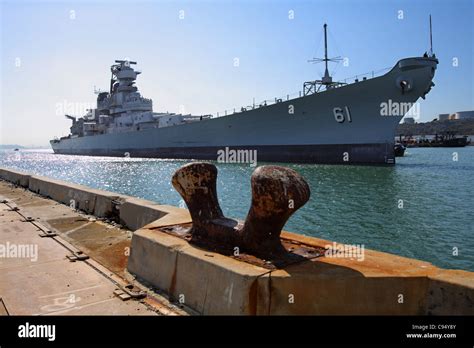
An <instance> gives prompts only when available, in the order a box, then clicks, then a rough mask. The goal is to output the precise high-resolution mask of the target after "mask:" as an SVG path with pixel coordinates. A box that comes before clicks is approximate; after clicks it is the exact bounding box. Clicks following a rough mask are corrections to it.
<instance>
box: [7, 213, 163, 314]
mask: <svg viewBox="0 0 474 348" xmlns="http://www.w3.org/2000/svg"><path fill="white" fill-rule="evenodd" d="M8 209H9V208H8V207H7V206H6V205H5V204H0V219H1V220H0V226H1V227H0V244H2V245H4V246H7V245H8V246H9V247H14V248H17V247H18V246H19V245H23V246H26V245H28V246H29V247H32V248H33V249H30V250H31V251H30V253H29V254H23V255H20V256H22V257H19V256H18V255H17V256H16V257H1V258H0V273H1V277H0V295H1V297H2V300H3V302H4V304H5V305H6V306H7V307H8V311H9V314H10V315H47V314H93V313H95V312H97V310H98V306H99V307H100V313H101V314H120V315H138V314H144V315H155V314H156V313H155V312H153V311H150V310H148V308H147V307H146V306H145V305H143V304H141V303H139V302H135V301H127V302H123V301H121V300H120V299H118V298H117V297H115V296H114V294H113V291H114V289H115V288H116V286H115V285H114V284H113V283H112V282H111V281H109V280H108V279H107V278H105V277H104V276H102V275H101V274H100V273H98V272H96V271H95V270H94V269H93V268H91V267H90V266H89V265H88V264H86V263H85V262H70V261H69V260H68V259H66V255H67V254H69V253H70V252H69V251H68V250H67V249H65V248H64V247H63V246H62V245H60V244H59V243H57V242H56V241H54V240H53V239H52V238H41V237H39V236H38V232H39V231H38V229H37V228H36V227H35V226H34V225H33V224H31V223H29V222H24V221H23V218H22V217H21V216H20V215H19V214H17V213H16V212H13V211H9V210H8ZM34 248H37V249H36V250H37V252H38V253H37V254H36V253H35V252H34ZM11 250H13V249H11ZM35 254H36V256H35ZM10 255H13V254H10ZM25 256H28V257H25ZM104 303H107V306H104Z"/></svg>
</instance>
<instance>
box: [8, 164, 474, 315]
mask: <svg viewBox="0 0 474 348" xmlns="http://www.w3.org/2000/svg"><path fill="white" fill-rule="evenodd" d="M281 173H283V172H281ZM206 175H207V174H206ZM285 175H286V174H285ZM0 179H2V180H4V181H3V182H0V195H3V196H4V197H5V199H6V200H7V201H8V202H11V201H13V202H14V203H16V204H17V206H18V207H19V209H20V210H19V211H20V212H21V211H22V209H24V210H25V211H26V210H28V209H31V211H32V212H34V214H31V215H30V217H31V218H34V219H35V221H36V222H40V223H43V224H44V225H45V226H47V228H46V229H48V228H49V229H50V230H51V232H53V233H55V232H57V233H58V235H59V237H60V238H61V240H64V241H65V242H67V243H69V244H70V245H72V246H73V247H75V248H78V249H81V250H82V251H84V253H85V254H87V255H88V256H89V257H90V258H89V259H88V260H84V261H76V262H74V263H69V261H67V262H68V264H67V265H68V267H69V268H70V267H74V266H72V265H77V264H79V265H87V263H88V262H95V263H96V264H98V265H100V266H101V267H103V268H104V269H106V270H107V271H105V272H104V273H107V272H108V273H110V274H113V276H114V277H117V278H118V279H120V280H121V281H122V282H123V283H124V284H126V283H130V284H133V285H135V286H136V287H137V288H139V289H141V291H145V292H146V293H147V297H146V298H145V299H144V300H143V299H142V300H141V301H142V302H144V303H140V302H137V301H136V300H134V301H135V302H129V303H132V304H134V305H139V304H143V305H144V306H146V308H150V307H149V306H150V303H155V302H157V303H159V305H158V308H161V311H160V310H158V312H159V313H166V314H186V313H191V314H208V315H214V314H230V315H341V314H342V315H375V314H380V315H464V314H467V315H473V314H474V273H473V272H467V271H461V270H444V269H440V268H438V267H435V266H433V265H432V264H430V263H428V262H423V261H419V260H415V259H410V258H405V257H400V256H396V255H392V254H388V253H382V252H378V251H374V250H367V249H365V250H364V251H363V255H362V256H363V257H362V258H357V257H334V254H333V255H331V254H330V253H327V251H328V250H329V249H328V248H329V247H331V246H334V243H333V242H332V241H327V240H322V239H318V238H313V237H306V236H302V235H298V234H294V233H289V232H286V231H282V232H281V234H280V235H279V240H280V241H279V243H281V246H282V248H283V249H284V250H286V251H288V252H290V254H291V255H292V257H290V258H288V257H286V256H281V254H280V253H277V254H272V252H271V251H272V250H273V249H272V248H273V247H269V249H268V250H267V251H268V253H266V254H265V255H267V256H265V255H255V254H254V253H253V249H252V244H250V248H248V250H246V249H245V248H246V245H245V242H243V244H242V245H241V246H242V248H241V249H238V250H237V252H235V250H234V249H233V248H231V249H230V251H229V250H227V249H225V250H219V248H218V245H217V246H216V245H212V243H211V244H210V245H205V244H204V245H203V244H202V243H196V242H195V241H192V240H191V239H192V238H191V235H190V233H192V231H193V229H192V226H193V223H194V218H195V217H198V218H199V214H195V213H193V212H191V214H190V213H189V212H188V211H187V210H185V209H179V208H176V207H172V206H166V205H160V204H156V203H153V202H148V201H144V200H139V199H135V198H132V197H127V196H123V195H119V194H115V193H110V192H105V191H100V190H93V189H89V188H87V187H83V186H80V185H74V184H69V183H65V182H62V181H57V180H51V179H48V178H43V177H39V176H33V175H29V174H25V173H19V172H15V171H12V170H9V169H0ZM273 179H274V178H272V180H273ZM298 180H299V179H298ZM7 182H8V183H7ZM185 182H186V181H185ZM185 182H184V183H185ZM197 182H201V183H202V181H199V180H198V181H197ZM272 182H273V183H272V185H273V186H272V187H277V186H278V185H277V181H272ZM14 185H16V186H14ZM275 185H277V186H275ZM200 186H202V185H200ZM186 187H187V186H186ZM285 187H286V186H285ZM285 187H282V189H284V190H286V189H287V188H285ZM288 187H289V186H288ZM298 187H303V186H301V185H300V186H298ZM202 190H203V191H205V192H209V191H207V190H205V189H202ZM183 192H185V193H186V192H190V193H192V192H196V187H194V188H190V187H188V191H183ZM255 192H256V193H257V194H258V192H260V191H259V190H257V189H256V191H255ZM294 192H300V189H298V190H296V191H294ZM31 197H33V198H31ZM46 197H47V198H46ZM258 198H259V197H257V199H256V200H255V202H260V201H259V199H258ZM192 199H195V198H192ZM197 199H199V197H198V198H197ZM44 202H48V203H47V204H46V203H44ZM58 202H60V203H58ZM71 202H72V203H73V204H74V207H76V208H78V209H79V210H77V209H72V208H71ZM302 202H303V203H302V204H304V199H303V200H302ZM258 204H260V203H258ZM265 206H266V205H265ZM198 207H199V205H198ZM190 209H191V208H190ZM53 211H54V214H53V215H50V216H49V217H48V214H51V212H53ZM268 211H271V210H268ZM216 212H218V210H216ZM0 214H4V215H3V216H2V217H1V218H2V219H3V220H1V221H2V225H1V226H2V227H1V228H0V242H1V243H5V242H6V241H7V240H10V239H11V240H16V241H25V242H28V241H33V238H35V239H34V240H35V243H36V242H37V243H45V242H43V241H46V242H51V243H56V242H54V240H52V238H51V237H43V238H41V237H39V236H38V238H40V239H41V241H36V236H37V235H38V233H42V232H41V231H39V230H38V228H37V226H36V225H34V224H33V223H34V222H35V221H30V222H21V223H20V222H19V221H18V219H20V220H22V219H23V220H25V219H24V218H21V217H18V218H15V215H14V214H18V212H17V211H14V210H12V208H11V207H10V205H9V203H2V211H1V213H0ZM88 214H91V215H88ZM255 214H256V215H257V217H258V216H259V214H266V210H256V211H254V213H252V214H249V217H248V218H247V219H254V218H255ZM285 214H286V213H285ZM285 214H283V215H285ZM286 215H287V214H286ZM286 215H285V216H286ZM290 215H291V214H290ZM192 216H194V218H192ZM288 217H289V215H288ZM288 217H286V218H288ZM208 218H209V219H208V220H206V221H203V223H204V224H201V226H204V228H207V227H206V226H209V224H214V226H215V227H213V228H216V230H215V231H216V233H215V235H216V236H218V237H217V238H221V236H222V233H224V232H223V231H226V230H227V231H230V233H236V236H238V235H239V233H241V231H244V229H243V228H242V226H243V225H245V223H244V222H239V221H236V220H232V219H229V218H225V217H223V216H209V217H208ZM214 218H217V220H213V219H214ZM15 219H17V220H15ZM84 219H85V220H84ZM94 219H96V220H95V221H94ZM103 219H106V220H107V221H101V220H103ZM232 221H235V223H234V222H232ZM247 222H248V223H253V222H252V221H250V222H249V221H247ZM22 224H26V225H25V226H29V227H28V229H25V228H24V227H23V228H21V230H18V231H16V230H14V229H13V228H14V226H21V225H22ZM117 225H120V226H117ZM35 226H36V227H35ZM216 226H217V227H216ZM218 226H221V227H218ZM260 228H263V227H260ZM11 231H14V232H11ZM232 231H233V232H232ZM204 232H205V231H204V230H201V231H200V233H204ZM260 232H261V231H260ZM45 233H47V232H44V231H43V234H45ZM7 236H8V237H7ZM10 236H11V237H10ZM200 236H202V235H200ZM25 237H27V238H26V239H21V238H25ZM130 237H131V238H130ZM54 238H56V237H54ZM205 238H206V237H205ZM232 240H233V239H232ZM235 240H238V241H239V240H240V239H238V238H237V239H235ZM110 243H111V244H110ZM273 243H274V242H273ZM38 245H40V244H38ZM41 245H42V246H41V248H39V249H41V250H43V251H40V252H39V254H41V253H43V254H41V255H45V256H41V257H47V255H49V253H48V250H49V249H51V248H53V247H52V246H51V245H46V244H44V245H43V244H41ZM52 245H53V244H52ZM337 246H338V247H341V248H343V249H344V248H345V249H344V250H346V251H347V250H350V248H348V247H349V246H344V245H337ZM127 247H129V248H130V249H126V248H127ZM48 248H49V249H48ZM54 248H56V247H54ZM56 249H57V248H56ZM283 249H281V250H283ZM65 250H66V249H65ZM68 250H69V249H68ZM123 250H129V255H124V254H123V253H121V251H123ZM68 253H69V251H63V252H62V254H61V252H60V251H54V253H51V255H53V254H54V255H56V256H55V257H56V258H57V259H55V260H54V262H58V264H57V265H56V264H55V267H54V268H48V269H47V270H45V271H44V272H45V273H44V274H46V273H48V272H49V273H55V272H53V270H55V269H56V268H57V267H60V266H59V262H60V261H61V262H66V261H65V260H64V256H65V254H68ZM285 255H286V254H285ZM76 256H77V255H76ZM353 256H354V255H353ZM59 259H61V260H59ZM45 260H46V259H45ZM0 262H1V263H0V268H2V267H7V266H8V268H9V270H10V271H9V272H10V273H6V274H9V275H8V277H9V278H8V281H4V279H7V278H5V277H4V276H3V275H2V277H1V279H0V297H2V298H3V300H4V302H5V304H6V308H7V309H8V310H10V308H9V302H10V303H14V302H15V301H19V300H18V299H17V300H15V296H16V294H17V293H18V289H19V288H21V287H25V286H24V285H22V282H23V281H28V279H29V278H28V277H27V276H26V275H27V274H28V273H27V272H28V271H29V269H30V268H32V267H33V266H31V265H29V264H28V263H27V262H30V261H29V260H28V261H25V260H22V261H21V264H18V267H17V268H15V267H14V265H13V263H14V262H13V261H10V260H6V261H5V260H3V259H0ZM9 262H13V263H12V264H11V265H10V264H8V263H9ZM15 262H18V261H15ZM52 262H53V261H52ZM4 265H5V266H4ZM68 267H66V266H64V265H63V269H62V270H61V272H58V273H57V278H54V279H53V278H51V279H49V278H48V277H46V276H43V277H40V278H37V279H36V284H42V285H41V286H39V288H43V287H44V288H47V289H48V291H49V293H50V294H51V293H55V292H53V291H52V290H51V288H48V287H53V288H56V286H54V285H53V284H55V282H62V281H63V280H61V279H71V280H70V282H73V281H74V279H76V281H78V280H77V278H74V277H73V275H74V274H71V272H69V273H68V271H67V270H68V269H69V268H68ZM81 267H82V266H81ZM82 268H84V267H82ZM125 268H127V270H125ZM80 272H85V271H84V270H82V269H81V270H80ZM94 272H97V271H94ZM2 273H3V269H2ZM99 273H100V272H99ZM23 274H25V275H23ZM92 277H93V274H87V275H86V273H84V276H82V277H79V278H80V279H84V281H85V284H86V285H87V284H91V283H92V280H90V281H89V280H88V279H92ZM25 279H26V280H25ZM93 279H94V282H95V281H96V280H97V279H99V278H93ZM114 279H115V278H114ZM40 281H42V282H43V283H39V282H40ZM64 282H65V283H66V284H67V281H66V280H64ZM78 282H79V281H78ZM12 284H13V285H12ZM29 284H30V285H31V286H33V283H29ZM64 286H65V285H64ZM89 286H91V285H89ZM85 287H87V286H85ZM112 287H113V286H112ZM104 288H105V286H104ZM60 289H61V291H58V292H60V293H62V292H65V293H67V290H64V289H63V288H61V287H60ZM77 289H80V287H79V285H77ZM114 291H115V290H114ZM45 292H47V291H46V290H45ZM107 294H109V292H107ZM122 295H123V294H122ZM104 296H105V295H104ZM119 296H120V295H118V296H117V295H116V296H115V297H116V298H115V299H113V300H114V301H116V300H118V301H120V300H119V299H117V297H119ZM38 297H40V296H38ZM152 297H153V298H154V300H153V301H152V300H150V299H151V298H152ZM84 298H86V295H84ZM87 298H89V297H87ZM102 299H103V298H102ZM29 303H30V302H28V300H27V299H22V300H21V304H19V305H18V307H16V308H17V309H16V311H17V312H19V313H26V311H27V308H30V307H29V306H30V304H29ZM118 303H122V304H123V302H118ZM0 304H1V302H0ZM41 305H43V304H42V303H41ZM1 307H2V306H0V312H1ZM10 307H11V306H10ZM92 307H93V306H92ZM119 307H120V308H122V307H123V305H118V306H117V308H119ZM14 308H15V307H14ZM21 308H23V310H24V311H25V312H22V309H21ZM38 308H39V309H41V308H42V307H41V306H39V305H38V304H36V303H34V302H31V308H30V309H29V310H30V311H31V312H30V313H33V312H34V313H38V312H37V311H38V310H39V309H38ZM100 308H101V307H99V306H98V307H97V311H100V310H101V309H100ZM123 308H126V309H120V310H123V311H128V312H127V314H134V313H135V312H134V310H135V309H136V308H135V307H133V308H132V307H123ZM180 308H182V309H185V310H186V312H184V311H183V310H182V309H180ZM10 311H11V310H10ZM117 311H119V309H117ZM155 312H156V311H155ZM39 313H42V312H39ZM65 313H68V314H74V313H73V311H65ZM107 313H108V312H104V313H101V314H107ZM141 313H148V312H145V311H143V312H141ZM152 313H153V312H152ZM43 314H44V313H43Z"/></svg>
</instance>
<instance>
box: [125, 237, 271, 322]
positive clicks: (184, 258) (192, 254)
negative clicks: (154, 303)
mask: <svg viewBox="0 0 474 348" xmlns="http://www.w3.org/2000/svg"><path fill="white" fill-rule="evenodd" d="M128 270H129V272H130V273H132V274H134V275H135V276H137V277H138V278H139V280H145V281H146V282H147V283H149V284H151V285H153V286H154V287H157V288H159V289H161V290H163V291H165V292H166V293H167V294H168V295H169V296H170V297H171V298H172V299H173V300H174V301H176V302H178V303H182V304H185V305H187V306H189V307H191V308H192V309H194V310H195V311H197V312H199V313H200V314H212V315H219V314H233V315H239V314H247V315H250V314H256V311H257V303H256V302H255V299H256V298H257V294H256V291H257V287H256V285H257V282H256V280H257V278H258V277H260V276H262V275H264V274H265V273H268V270H267V269H264V268H261V267H257V266H253V265H250V264H248V263H244V262H239V261H237V260H234V259H232V258H230V257H226V256H223V255H220V254H218V253H214V252H210V251H206V250H202V249H199V248H196V247H193V246H191V245H190V244H188V242H186V241H185V240H183V239H180V238H176V237H174V236H171V235H169V234H166V233H163V232H159V231H157V230H150V229H141V230H139V231H136V232H135V234H134V236H133V239H132V249H131V255H130V258H129V263H128Z"/></svg>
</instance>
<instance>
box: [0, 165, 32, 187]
mask: <svg viewBox="0 0 474 348" xmlns="http://www.w3.org/2000/svg"><path fill="white" fill-rule="evenodd" d="M30 177H31V175H30V174H26V173H23V172H20V171H17V170H13V169H6V168H0V178H1V179H3V180H6V181H9V182H11V183H13V184H15V185H18V186H22V187H28V185H29V182H30Z"/></svg>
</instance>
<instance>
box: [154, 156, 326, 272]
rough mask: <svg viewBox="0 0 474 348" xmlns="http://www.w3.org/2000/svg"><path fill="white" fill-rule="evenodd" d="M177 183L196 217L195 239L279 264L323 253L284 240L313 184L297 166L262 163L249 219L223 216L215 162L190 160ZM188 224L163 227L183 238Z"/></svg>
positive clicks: (191, 234)
mask: <svg viewBox="0 0 474 348" xmlns="http://www.w3.org/2000/svg"><path fill="white" fill-rule="evenodd" d="M171 182H172V184H173V186H174V187H175V189H176V190H177V191H178V192H179V194H180V195H181V197H182V198H183V199H184V201H185V203H186V205H187V207H188V209H189V212H190V214H191V218H192V221H193V222H192V225H191V228H190V229H188V232H187V237H188V238H187V239H188V240H190V242H193V243H196V244H199V245H201V246H204V247H207V248H210V249H215V250H219V251H221V252H224V253H227V254H228V253H230V252H232V251H234V254H235V250H236V249H237V250H239V252H243V253H247V254H250V255H254V256H256V257H258V258H261V259H262V260H261V261H260V262H262V261H263V262H264V263H266V262H268V261H266V260H273V261H275V262H274V263H275V264H278V263H279V264H288V263H292V262H295V260H296V261H301V260H302V258H303V259H304V258H305V257H317V256H320V255H321V254H322V250H315V248H311V247H304V246H297V247H295V245H292V244H291V242H288V241H287V242H286V244H285V243H283V244H282V241H281V239H280V233H281V230H282V228H283V227H284V226H285V224H286V222H287V221H288V219H289V218H290V217H291V215H292V214H293V213H294V212H295V211H296V210H298V209H299V208H300V207H302V206H303V205H304V204H305V203H306V202H307V201H308V199H309V197H310V189H309V186H308V184H307V183H306V181H305V180H304V178H303V177H302V176H301V175H299V174H298V173H297V172H296V171H294V170H292V169H289V168H284V167H280V166H262V167H259V168H257V169H256V170H255V171H254V172H253V174H252V178H251V188H252V202H251V206H250V209H249V212H248V214H247V218H246V219H245V222H244V223H242V222H239V221H237V220H234V219H229V218H226V217H225V216H224V215H223V213H222V209H221V208H220V206H219V201H218V198H217V189H216V183H217V168H216V167H215V166H214V165H212V164H210V163H202V162H197V163H190V164H187V165H185V166H183V167H181V168H180V169H178V170H177V171H176V172H175V173H174V175H173V177H172V180H171ZM183 227H184V226H172V227H167V228H162V230H163V231H165V232H168V233H172V234H179V235H180V237H182V238H183V233H182V230H183ZM178 231H179V232H180V233H177V232H178ZM290 254H291V255H290ZM234 256H235V255H234ZM246 261H248V260H246ZM251 263H252V262H251ZM257 263H258V262H257Z"/></svg>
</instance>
